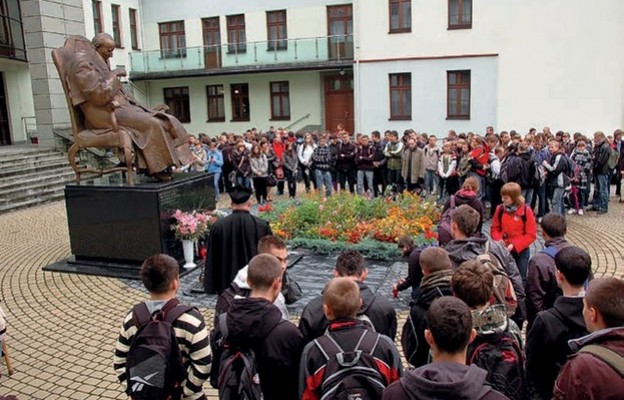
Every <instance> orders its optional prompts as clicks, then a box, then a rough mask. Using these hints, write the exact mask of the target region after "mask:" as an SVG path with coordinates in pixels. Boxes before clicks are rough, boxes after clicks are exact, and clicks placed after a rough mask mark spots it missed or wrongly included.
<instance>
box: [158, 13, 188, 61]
mask: <svg viewBox="0 0 624 400" xmlns="http://www.w3.org/2000/svg"><path fill="white" fill-rule="evenodd" d="M178 24H181V25H178ZM165 26H166V27H168V31H166V32H163V27H165ZM180 26H181V27H182V30H175V31H174V30H173V29H172V27H176V29H179V27H180ZM158 39H159V41H160V57H161V58H184V57H186V29H185V26H184V20H177V21H167V22H159V23H158ZM169 40H175V41H176V45H177V52H176V53H174V50H173V49H172V48H169V44H170V43H169ZM165 43H166V44H167V46H166V47H165V46H163V44H165Z"/></svg>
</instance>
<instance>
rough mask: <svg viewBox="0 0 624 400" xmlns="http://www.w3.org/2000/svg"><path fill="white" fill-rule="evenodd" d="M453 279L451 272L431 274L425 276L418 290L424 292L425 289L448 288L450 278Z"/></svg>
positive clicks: (443, 271) (444, 271) (447, 270)
mask: <svg viewBox="0 0 624 400" xmlns="http://www.w3.org/2000/svg"><path fill="white" fill-rule="evenodd" d="M452 277H453V270H451V269H445V270H442V271H437V272H432V273H430V274H429V275H427V276H425V277H424V278H423V279H422V282H421V283H420V289H421V290H422V291H425V290H426V289H430V288H435V287H440V286H450V285H451V278H452Z"/></svg>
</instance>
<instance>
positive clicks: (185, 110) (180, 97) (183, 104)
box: [163, 86, 191, 124]
mask: <svg viewBox="0 0 624 400" xmlns="http://www.w3.org/2000/svg"><path fill="white" fill-rule="evenodd" d="M176 91H181V93H176ZM167 92H170V94H168V93H167ZM163 97H164V99H165V104H166V105H167V106H168V107H169V113H170V114H171V115H173V116H174V117H176V118H177V119H178V121H180V122H181V123H183V124H188V123H190V122H191V100H190V94H189V87H188V86H176V87H166V88H163ZM178 106H180V107H178Z"/></svg>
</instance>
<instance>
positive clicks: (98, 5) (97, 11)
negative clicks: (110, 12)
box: [92, 1, 104, 34]
mask: <svg viewBox="0 0 624 400" xmlns="http://www.w3.org/2000/svg"><path fill="white" fill-rule="evenodd" d="M92 5H93V30H94V31H95V33H96V34H98V33H102V32H104V28H103V27H102V2H101V1H94V2H93V3H92Z"/></svg>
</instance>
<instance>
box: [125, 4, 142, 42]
mask: <svg viewBox="0 0 624 400" xmlns="http://www.w3.org/2000/svg"><path fill="white" fill-rule="evenodd" d="M128 19H130V47H132V50H140V49H141V48H140V47H139V30H138V25H137V10H136V9H135V8H128Z"/></svg>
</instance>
